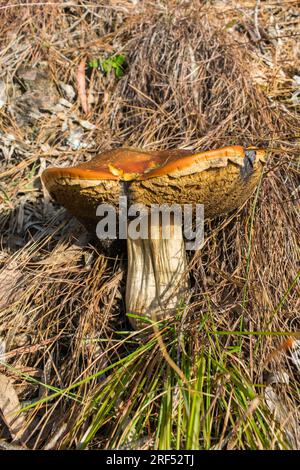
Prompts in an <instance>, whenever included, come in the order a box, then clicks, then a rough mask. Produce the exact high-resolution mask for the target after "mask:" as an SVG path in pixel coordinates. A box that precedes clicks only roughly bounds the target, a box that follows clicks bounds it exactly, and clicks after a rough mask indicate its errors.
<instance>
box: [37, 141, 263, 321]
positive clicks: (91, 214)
mask: <svg viewBox="0 0 300 470" xmlns="http://www.w3.org/2000/svg"><path fill="white" fill-rule="evenodd" d="M264 162H265V152H264V151H263V150H259V149H255V148H248V149H244V148H243V147H241V146H230V147H225V148H222V149H217V150H211V151H206V152H200V153H194V154H193V153H191V152H190V151H187V150H164V151H152V152H146V151H143V150H136V149H126V148H121V149H117V150H111V151H107V152H104V153H102V154H100V155H99V156H97V157H95V158H93V159H92V160H91V161H89V162H86V163H81V164H79V165H77V166H75V167H71V168H48V169H47V170H45V171H44V172H43V174H42V179H43V181H44V184H45V186H46V187H47V189H48V191H49V193H50V195H51V196H52V197H53V198H54V199H55V200H56V201H57V202H59V203H60V204H62V205H63V206H65V207H66V208H67V209H68V210H69V211H70V212H71V213H72V214H73V215H74V216H75V217H77V218H78V219H79V220H80V221H81V222H82V223H83V224H84V225H85V226H86V227H87V228H88V229H89V230H95V226H96V224H97V221H98V220H99V217H97V215H96V212H97V207H98V206H99V205H100V204H103V203H105V204H111V205H113V206H115V207H116V208H118V207H119V198H120V196H126V197H127V198H128V203H129V204H137V203H138V204H143V205H144V207H147V208H149V209H150V207H152V205H153V204H154V205H155V204H156V205H159V206H160V205H162V204H168V205H173V204H174V203H176V204H180V207H182V206H183V205H185V204H189V205H191V204H192V206H193V207H194V206H195V205H196V204H203V205H204V213H205V218H213V217H216V216H219V215H222V214H225V213H227V212H229V211H232V210H234V209H236V208H238V207H240V206H241V205H242V204H243V203H244V202H245V201H246V200H247V199H248V197H249V196H250V195H251V193H252V192H253V191H254V189H255V187H256V185H257V183H258V181H259V178H260V175H261V173H262V170H263V165H264ZM171 215H173V216H171V217H169V221H168V222H166V220H165V221H162V218H161V217H158V218H157V217H155V220H154V217H153V214H152V212H150V211H149V212H148V214H147V215H146V218H147V220H148V222H149V224H148V230H147V233H146V236H145V235H144V236H143V237H142V238H135V237H134V238H133V237H131V236H130V233H129V234H128V236H127V247H128V272H127V284H126V310H127V312H128V313H132V314H136V315H137V316H141V317H148V318H150V319H152V320H153V319H154V320H156V319H161V318H164V317H167V316H168V314H169V313H172V312H174V311H175V309H176V306H177V305H178V303H179V301H180V300H181V299H184V298H185V296H186V294H187V292H188V286H189V283H188V273H187V261H186V254H185V245H184V238H183V233H182V225H181V220H179V221H178V218H176V217H174V214H171ZM163 222H164V223H165V224H166V223H167V224H168V227H167V228H168V229H169V230H170V234H169V235H171V236H170V237H169V238H166V237H164V236H162V235H163V229H166V227H165V226H163ZM130 321H131V323H132V325H133V327H135V328H139V327H141V326H144V324H145V322H143V321H142V320H141V321H140V320H139V319H137V318H136V317H135V318H130Z"/></svg>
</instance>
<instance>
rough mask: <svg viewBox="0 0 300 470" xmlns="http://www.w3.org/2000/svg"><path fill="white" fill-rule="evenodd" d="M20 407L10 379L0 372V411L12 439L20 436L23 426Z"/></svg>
mask: <svg viewBox="0 0 300 470" xmlns="http://www.w3.org/2000/svg"><path fill="white" fill-rule="evenodd" d="M20 409H21V407H20V402H19V399H18V395H17V394H16V391H15V389H14V387H13V385H12V383H11V380H10V379H9V378H8V377H6V376H5V375H3V374H0V413H1V416H2V418H3V421H4V423H5V424H6V426H7V427H8V430H9V432H10V434H11V436H12V437H13V438H14V439H18V438H19V437H20V434H21V430H22V428H23V427H24V416H23V414H20V413H18V411H20Z"/></svg>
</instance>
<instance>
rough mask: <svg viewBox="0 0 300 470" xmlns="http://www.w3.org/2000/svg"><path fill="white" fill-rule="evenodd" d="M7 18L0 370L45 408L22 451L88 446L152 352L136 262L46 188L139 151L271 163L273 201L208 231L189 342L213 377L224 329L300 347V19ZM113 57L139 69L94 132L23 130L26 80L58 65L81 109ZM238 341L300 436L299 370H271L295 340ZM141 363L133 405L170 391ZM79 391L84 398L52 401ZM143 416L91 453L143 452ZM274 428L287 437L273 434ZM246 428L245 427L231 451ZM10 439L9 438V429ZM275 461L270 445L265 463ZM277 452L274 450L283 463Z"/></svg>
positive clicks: (137, 13)
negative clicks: (31, 70)
mask: <svg viewBox="0 0 300 470" xmlns="http://www.w3.org/2000/svg"><path fill="white" fill-rule="evenodd" d="M2 3H3V2H2ZM6 3H7V2H4V4H3V5H2V6H1V9H0V37H1V38H2V39H1V43H0V46H1V50H0V64H1V66H2V67H1V75H0V80H3V81H4V82H5V83H6V84H7V85H8V86H9V89H10V91H9V97H8V103H7V105H6V106H4V107H3V108H2V109H0V125H1V127H0V146H1V147H0V152H1V148H2V154H1V153H0V162H1V166H0V178H1V181H0V194H1V196H0V197H2V196H3V198H2V201H1V199H0V207H1V215H0V228H1V238H0V248H1V251H0V263H1V267H2V270H1V271H0V280H1V284H0V285H1V287H0V335H1V338H2V340H4V339H5V348H6V355H5V356H4V359H5V361H6V364H7V365H6V366H5V365H2V366H0V367H1V372H4V371H5V372H6V373H7V374H9V376H10V377H12V380H13V383H14V385H15V388H16V390H17V392H18V395H19V399H20V401H22V402H25V401H26V403H28V402H30V403H34V401H36V402H38V404H37V405H36V406H34V407H32V408H29V409H28V410H27V411H25V416H26V423H27V424H26V429H25V430H24V435H23V437H22V443H23V444H24V445H26V446H28V447H30V448H44V447H47V446H48V448H50V447H54V448H61V447H63V446H72V447H74V446H78V445H79V443H80V442H82V440H83V436H84V435H85V433H86V431H87V429H89V426H90V423H91V416H93V410H94V408H93V407H95V406H96V405H95V402H97V399H96V398H95V397H97V396H98V394H99V393H100V392H99V391H101V390H105V387H106V386H108V387H113V386H117V385H118V386H119V384H117V385H116V382H114V381H115V380H116V373H111V372H109V371H108V372H106V374H104V375H102V374H100V376H97V373H98V372H99V371H100V370H101V369H103V368H105V367H109V366H110V365H111V364H113V363H115V362H117V361H118V360H120V359H122V358H124V357H126V355H128V354H133V353H134V351H135V350H136V348H137V347H138V345H139V342H138V341H137V340H136V336H135V335H134V334H133V333H132V332H130V331H129V332H128V328H129V326H128V323H127V320H126V318H125V315H124V303H123V299H124V287H125V276H126V254H125V250H124V247H123V246H117V247H113V248H112V247H108V248H105V247H103V246H102V245H100V244H99V242H97V241H95V240H93V239H92V238H89V236H88V235H86V234H85V232H84V230H83V229H82V228H81V226H80V225H79V224H78V223H77V222H76V221H74V220H73V219H71V217H70V216H69V215H68V214H66V212H65V211H64V210H63V209H62V208H60V207H57V206H55V205H53V204H52V203H51V201H49V200H48V199H47V195H45V194H44V192H43V188H42V187H41V183H40V180H39V175H40V173H41V171H42V170H43V169H44V168H45V166H48V165H53V164H55V165H66V164H70V163H75V162H77V161H79V160H83V159H90V158H91V157H92V156H93V155H94V154H95V153H97V152H100V151H102V150H105V149H108V148H115V147H118V146H122V145H126V146H134V147H143V148H146V149H155V148H176V147H181V148H191V149H194V150H198V149H207V148H217V147H220V146H224V145H230V144H241V145H245V146H249V145H257V146H260V147H265V148H267V149H268V151H269V159H268V165H267V170H266V173H265V175H264V178H263V181H262V184H261V186H260V188H259V190H258V192H257V194H256V196H254V197H253V198H252V199H251V200H250V201H249V202H248V204H247V205H246V206H245V207H243V208H242V209H241V210H240V211H239V212H238V213H237V214H233V215H232V216H230V217H228V218H227V219H226V220H225V219H220V220H216V221H212V222H208V223H207V227H206V243H205V246H204V247H203V249H202V250H201V253H196V254H195V256H194V257H192V256H191V277H192V282H193V292H192V298H191V302H190V304H189V306H186V307H185V311H184V319H185V320H184V322H183V323H184V325H181V328H182V329H183V331H189V332H191V331H192V332H193V333H192V334H191V335H190V338H189V347H190V348H191V350H192V354H193V355H194V356H193V357H195V361H196V359H197V355H198V354H199V352H200V351H202V352H203V351H208V350H209V349H210V348H211V347H212V346H211V338H213V336H211V334H210V333H209V332H211V331H212V330H213V331H216V330H218V331H219V332H222V331H225V332H228V331H232V330H234V331H236V330H237V331H241V332H247V331H253V332H273V333H275V332H279V333H290V332H296V331H297V330H299V313H298V312H299V283H297V282H296V281H295V280H297V276H299V242H298V238H299V126H297V113H299V109H297V103H298V104H299V100H298V102H297V101H296V100H295V99H294V98H293V96H295V95H294V94H295V92H296V87H295V84H294V81H293V76H294V75H300V73H299V66H298V65H299V64H298V65H297V62H296V57H297V47H298V48H299V46H297V45H296V37H292V35H294V34H295V32H296V26H297V19H298V21H299V10H298V9H297V2H286V4H285V2H279V3H278V6H276V2H273V3H272V4H270V6H268V5H267V4H265V2H262V4H261V5H260V7H259V8H258V9H257V7H255V5H256V4H255V3H253V2H248V3H247V5H246V4H245V2H241V5H238V4H237V2H233V4H230V3H228V2H225V3H226V5H224V3H223V2H215V1H213V2H203V5H202V7H201V8H199V7H198V2H197V5H196V2H175V1H174V2H172V1H164V2H160V3H159V5H155V4H154V3H150V2H139V3H138V4H137V5H135V4H134V3H132V2H129V1H125V0H124V1H118V2H115V1H111V2H103V3H102V2H91V1H89V2H84V1H79V2H77V7H73V6H72V7H63V5H62V4H58V5H48V6H40V7H37V6H35V7H29V6H28V7H22V8H18V9H16V8H9V7H7V6H6ZM99 3H100V5H99ZM93 4H94V5H96V4H97V6H91V5H93ZM87 5H89V6H87ZM175 6H176V8H175ZM297 15H298V17H297ZM279 36H280V37H279ZM111 53H123V54H125V55H126V63H127V68H126V71H125V74H124V76H123V77H122V78H121V79H116V78H115V76H114V75H113V74H110V75H108V76H104V75H103V74H101V72H100V71H98V70H89V71H88V75H89V80H88V98H89V102H90V112H89V114H88V115H87V116H85V115H84V113H83V111H82V109H81V107H80V102H79V100H78V99H77V97H75V99H74V101H73V103H72V105H71V107H70V108H65V109H63V110H60V111H58V112H54V111H52V110H51V109H50V110H46V112H44V113H43V116H42V117H41V118H40V119H39V120H37V121H36V120H35V121H34V122H32V121H31V123H30V125H26V124H24V123H23V124H20V120H18V116H16V114H14V113H13V112H12V111H11V110H10V109H11V108H10V105H11V103H12V101H13V100H14V98H15V97H18V94H20V93H21V91H22V90H21V91H20V87H18V83H19V82H18V78H17V72H18V69H19V68H20V67H21V66H23V65H32V66H35V67H37V68H42V67H45V66H47V67H48V69H49V73H50V76H51V80H52V81H53V82H54V84H55V88H56V90H57V93H58V94H59V97H66V95H65V92H64V91H63V88H62V86H61V82H63V83H65V84H66V83H67V84H70V85H72V86H73V88H74V90H75V91H77V89H76V72H77V67H78V65H79V63H80V61H81V60H82V58H85V57H87V58H89V59H91V58H99V57H103V56H104V55H105V54H111ZM80 119H85V120H88V121H89V122H91V123H92V124H93V125H94V126H95V128H93V129H85V128H83V129H82V141H83V142H84V143H85V144H86V145H87V147H86V148H81V149H79V150H72V148H70V145H69V144H68V142H67V138H68V136H69V134H70V132H71V131H72V130H73V131H74V130H76V129H78V127H80V125H79V124H78V122H79V120H80ZM63 124H64V125H63ZM8 134H9V135H13V136H14V140H13V142H12V141H11V140H10V141H9V137H7V136H8ZM203 319H205V325H206V326H205V331H203V328H202V327H201V325H202V324H203V321H204V320H203ZM179 324H180V322H179ZM201 328H202V329H201ZM200 330H201V331H200ZM126 332H127V333H126ZM126 335H127V336H126ZM120 338H121V339H120ZM122 338H127V340H126V341H125V339H124V340H122ZM220 338H221V339H220V341H221V344H222V347H224V348H225V349H226V348H230V347H231V348H238V354H237V356H236V357H235V358H234V359H232V360H233V362H234V363H235V364H242V366H241V368H242V369H244V368H245V369H247V378H248V380H249V381H250V382H251V384H253V386H254V388H255V387H256V386H257V385H258V386H260V387H261V384H263V383H265V374H266V373H267V372H271V371H278V370H285V371H287V372H288V374H289V380H290V387H289V389H288V390H287V391H286V393H285V397H286V400H287V406H288V411H289V413H291V415H292V416H296V417H297V419H298V417H299V391H298V388H297V387H298V385H297V384H298V381H299V371H298V370H297V368H296V367H295V366H294V365H293V364H292V363H291V361H290V360H289V359H288V357H287V355H286V354H282V353H281V354H278V355H276V356H274V358H272V359H271V360H269V358H270V353H271V352H272V351H274V350H275V349H276V348H277V347H278V346H279V345H280V344H281V343H282V339H280V338H281V337H279V338H276V336H275V337H274V336H273V335H269V334H264V335H262V336H256V335H249V334H246V333H245V334H242V335H239V336H236V335H234V334H232V335H226V336H225V335H224V336H221V337H220ZM141 354H142V356H143V358H144V359H143V361H144V362H141V364H140V363H137V364H138V365H136V364H135V365H134V366H132V367H133V369H132V377H133V378H132V380H131V381H130V380H129V379H128V380H129V381H128V390H129V391H128V394H129V393H132V397H134V396H135V395H134V393H135V390H136V389H138V390H140V389H139V388H138V387H139V386H140V383H141V381H142V380H145V384H144V390H145V396H146V394H147V393H149V394H150V392H151V393H152V392H153V390H155V389H154V385H153V380H154V379H153V377H155V375H156V374H158V373H159V371H160V370H163V374H162V375H164V374H165V370H164V369H163V366H162V362H163V361H162V358H161V355H160V352H159V348H158V347H157V345H156V346H153V347H152V348H151V349H150V350H147V349H146V350H145V351H142V353H141ZM145 364H146V365H147V367H148V370H150V372H151V371H152V372H153V375H151V373H149V374H148V373H147V367H146V366H145ZM142 367H144V369H142ZM116 370H118V369H116ZM125 372H126V371H125ZM93 374H95V375H96V376H95V377H93V378H91V380H89V377H92V376H93ZM124 374H125V373H124ZM125 375H126V374H125ZM84 379H87V380H88V381H85V380H84ZM79 380H82V383H81V385H79V386H78V387H76V389H75V390H76V392H70V391H68V392H65V394H62V395H59V396H58V397H56V398H53V399H52V400H50V401H44V402H42V401H43V399H44V398H47V395H50V394H51V393H52V392H53V391H55V390H58V389H62V390H63V389H66V388H68V387H70V386H72V384H74V383H76V382H78V381H79ZM121 381H122V379H120V383H121ZM43 383H44V384H46V386H43V385H41V384H43ZM216 383H218V381H217V379H216ZM215 387H216V388H215V389H214V392H213V393H215V394H216V396H218V393H219V392H218V390H219V389H218V386H217V385H216V386H215ZM158 390H159V388H158ZM255 390H256V391H257V388H255ZM259 390H261V388H260V389H259ZM153 393H154V392H153ZM258 394H259V393H258ZM154 395H155V393H154ZM149 396H150V395H149ZM132 400H133V399H132V398H130V396H129V395H127V396H126V395H125V396H123V397H121V398H120V401H113V400H112V403H114V404H115V406H116V408H115V409H114V410H113V411H112V413H111V415H108V416H109V418H104V419H103V423H102V421H101V423H102V424H101V426H100V430H98V433H97V434H96V437H95V438H94V440H92V441H91V444H90V445H91V446H93V447H96V448H103V447H105V446H106V447H109V446H110V445H111V446H113V445H114V446H119V445H122V444H123V443H124V442H125V441H126V439H127V442H130V440H131V437H130V435H129V436H127V435H126V436H127V437H126V439H125V437H124V438H121V437H119V436H118V433H119V432H120V426H121V427H122V426H124V422H123V421H122V419H123V418H122V417H124V416H127V414H126V413H127V411H128V409H130V410H131V411H130V412H132V407H133V405H132ZM139 400H140V401H141V403H142V398H139ZM159 404H160V395H159V393H158V392H157V405H155V406H157V408H155V406H154V410H153V409H152V413H153V414H152V415H151V417H150V416H148V418H147V417H145V422H144V428H143V429H142V430H141V431H140V434H142V435H144V438H145V439H144V440H143V441H138V442H137V443H136V444H135V447H141V448H147V447H149V448H151V447H153V446H155V445H156V444H154V437H155V436H154V434H155V429H153V428H152V425H151V423H152V420H153V419H154V418H153V416H155V415H157V413H158V411H157V410H158V409H159V406H160V405H159ZM23 405H24V404H23ZM249 406H250V405H249ZM133 408H134V407H133ZM95 409H97V407H96V408H95ZM210 411H211V410H210ZM250 411H251V410H250ZM251 413H252V412H251ZM225 415H226V412H225V411H224V410H223V416H222V415H221V418H220V423H223V422H226V416H225ZM227 419H228V417H227ZM120 423H121V424H120ZM234 423H235V425H234ZM270 423H272V424H271V426H273V427H272V429H273V428H274V429H275V430H276V426H278V424H276V422H275V421H272V419H271V417H270ZM235 426H236V427H235ZM239 426H240V421H239V419H238V418H237V419H236V421H234V417H233V424H232V427H231V431H230V433H229V434H230V436H231V437H232V435H234V434H235V433H237V431H238V427H239ZM123 429H124V428H123V427H122V430H123ZM222 429H223V431H224V432H223V431H222ZM226 429H227V428H226V426H225V425H224V426H223V428H222V426H221V424H220V426H219V425H217V426H216V429H215V430H214V432H212V434H213V435H214V439H215V441H217V442H219V445H220V446H221V444H222V443H223V442H225V443H227V444H228V442H229V441H230V439H229V437H228V439H227V440H226V435H227V434H226V433H227V430H226ZM1 432H2V436H7V430H5V429H3V431H1V428H0V436H1ZM122 432H123V431H122ZM57 433H58V434H57ZM124 433H125V431H124ZM224 433H225V436H224ZM125 434H126V433H125ZM229 434H228V435H229ZM275 435H276V436H277V434H276V432H275V431H274V436H275ZM116 436H117V437H116ZM122 439H123V440H122ZM230 442H231V444H232V445H233V447H234V448H245V447H247V445H246V444H243V443H242V442H243V439H238V440H237V441H234V440H233V441H232V439H231V441H230ZM230 442H229V444H230ZM229 444H228V446H229V447H230V445H229ZM290 444H291V442H290ZM162 445H166V444H162ZM222 445H225V444H222ZM261 445H262V444H260V443H257V442H255V443H253V447H255V448H260V447H261ZM297 445H298V446H299V443H298V444H297V443H296V444H295V443H294V444H293V446H294V447H295V446H297ZM243 446H244V447H243ZM277 446H278V439H275V438H274V440H273V441H271V443H270V444H269V448H277Z"/></svg>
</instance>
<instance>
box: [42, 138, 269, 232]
mask: <svg viewBox="0 0 300 470" xmlns="http://www.w3.org/2000/svg"><path fill="white" fill-rule="evenodd" d="M264 162H265V152H264V151H263V150H259V149H254V148H249V149H244V148H243V147H241V146H230V147H224V148H222V149H217V150H211V151H206V152H200V153H191V152H190V151H188V150H164V151H153V152H145V151H142V150H136V149H126V148H121V149H117V150H110V151H108V152H104V153H102V154H100V155H99V156H97V157H95V158H93V159H92V160H91V161H89V162H86V163H81V164H79V165H77V166H75V167H72V168H49V169H47V170H45V171H44V172H43V174H42V179H43V181H44V183H45V185H46V187H47V189H48V191H49V192H50V194H51V195H52V196H53V197H54V199H55V200H56V201H57V202H59V203H60V204H62V205H63V206H65V207H66V208H67V209H68V210H69V211H70V212H71V213H72V214H73V215H75V216H76V217H77V218H78V219H79V220H81V221H82V222H83V223H85V225H90V223H91V222H93V223H95V222H96V220H97V217H96V208H97V206H98V205H99V204H101V203H108V204H113V205H116V206H118V204H119V196H120V195H128V196H129V200H130V202H131V203H142V204H145V205H150V204H163V203H166V204H174V203H178V204H196V203H198V204H204V210H205V216H206V217H215V216H217V215H220V214H223V213H225V212H228V211H230V210H233V209H235V208H237V207H239V206H240V205H241V204H243V202H245V201H246V200H247V198H248V197H249V196H250V195H251V193H252V192H253V190H254V188H255V186H256V185H257V182H258V180H259V177H260V175H261V172H262V169H263V164H264Z"/></svg>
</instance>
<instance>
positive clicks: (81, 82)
mask: <svg viewBox="0 0 300 470" xmlns="http://www.w3.org/2000/svg"><path fill="white" fill-rule="evenodd" d="M85 62H86V60H85V59H82V60H81V62H80V64H79V66H78V70H77V88H78V96H79V99H80V103H81V106H82V109H83V111H84V112H85V114H87V113H88V112H89V105H88V102H87V96H86V87H85Z"/></svg>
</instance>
